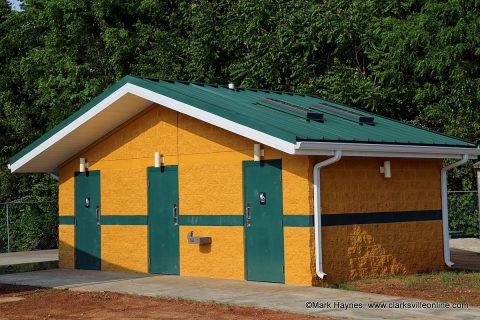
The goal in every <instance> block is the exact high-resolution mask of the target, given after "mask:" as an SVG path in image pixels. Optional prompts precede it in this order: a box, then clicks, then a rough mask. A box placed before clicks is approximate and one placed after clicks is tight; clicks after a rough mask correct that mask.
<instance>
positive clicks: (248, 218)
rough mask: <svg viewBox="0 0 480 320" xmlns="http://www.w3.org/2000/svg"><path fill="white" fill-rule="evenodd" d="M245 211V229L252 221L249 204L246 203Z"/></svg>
mask: <svg viewBox="0 0 480 320" xmlns="http://www.w3.org/2000/svg"><path fill="white" fill-rule="evenodd" d="M245 210H246V215H247V227H250V226H251V221H252V212H251V207H250V203H247V208H246V209H245Z"/></svg>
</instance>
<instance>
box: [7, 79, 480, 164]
mask: <svg viewBox="0 0 480 320" xmlns="http://www.w3.org/2000/svg"><path fill="white" fill-rule="evenodd" d="M127 83H131V84H134V85H136V86H139V87H142V88H144V89H148V90H150V91H153V92H155V93H159V94H162V95H164V96H167V97H169V98H172V99H175V100H177V101H180V102H183V103H186V104H188V105H191V106H193V107H196V108H198V109H201V110H204V111H207V112H209V113H212V114H215V115H217V116H220V117H222V118H225V119H228V120H230V121H233V122H236V123H239V124H242V125H244V126H247V127H249V128H252V129H255V130H258V131H261V132H263V133H266V134H269V135H271V136H274V137H276V138H279V139H282V140H285V141H288V142H291V143H295V142H300V141H319V142H345V143H367V144H389V145H392V144H393V145H395V144H398V145H418V146H433V147H435V146H438V147H440V146H442V147H462V148H476V145H475V144H473V143H470V142H467V141H464V140H460V139H457V138H454V137H450V136H447V135H444V134H440V133H436V132H433V131H430V130H426V129H422V128H419V127H415V126H412V125H410V124H406V123H402V122H399V121H395V120H392V119H389V118H386V117H382V116H379V115H375V114H371V113H368V112H365V111H362V110H359V109H357V108H353V107H350V106H346V105H343V104H339V103H334V102H331V101H328V100H325V99H321V98H318V97H315V96H311V95H303V94H294V93H288V92H277V91H270V90H261V89H249V88H235V89H229V88H228V86H223V85H211V84H201V83H194V82H184V81H171V80H161V79H147V78H140V77H133V76H126V77H124V78H122V79H121V80H120V81H118V82H117V83H115V84H114V85H113V86H112V87H110V88H108V89H107V90H106V91H104V92H103V93H102V94H100V95H99V96H98V97H96V98H95V99H93V100H92V101H91V102H90V103H88V104H87V105H85V106H83V107H82V108H81V109H80V110H78V111H77V112H75V113H74V114H72V115H71V116H70V117H68V118H67V119H65V120H64V121H63V122H61V123H60V124H59V125H58V126H56V127H54V128H53V129H52V130H50V131H48V132H47V133H45V134H44V135H43V136H42V137H40V138H39V139H37V140H36V141H35V142H33V143H32V144H31V145H29V146H27V147H26V148H25V149H23V150H22V151H20V152H19V153H18V154H16V155H15V156H13V157H12V158H10V163H14V162H15V161H17V160H18V159H20V158H21V157H23V156H24V155H26V154H27V153H28V152H30V151H31V150H33V149H34V148H36V147H37V146H39V145H40V144H41V143H42V142H44V141H46V140H47V139H48V138H50V137H52V136H53V135H54V134H55V133H57V132H59V131H60V130H61V129H62V128H64V127H66V126H67V125H68V124H70V123H71V122H73V121H74V120H76V119H77V118H78V117H80V116H81V115H82V114H84V113H85V112H87V111H88V110H90V109H91V108H93V107H94V106H95V105H96V104H97V103H99V102H100V101H102V100H103V99H105V98H106V97H108V96H109V95H110V94H112V93H113V92H115V91H116V90H117V89H119V88H120V87H122V86H123V85H125V84H127ZM262 98H268V99H278V100H281V101H285V102H287V103H290V104H293V105H296V106H299V107H301V108H306V109H310V110H312V112H321V113H323V114H324V117H323V118H324V121H323V122H320V121H307V120H306V119H304V118H302V117H299V116H296V115H294V114H292V113H291V112H287V111H285V110H281V109H279V108H275V106H272V105H269V104H268V103H265V102H264V101H261V100H262ZM318 103H320V104H322V103H323V104H328V105H329V106H332V107H335V108H339V109H341V110H344V111H346V112H353V113H357V114H360V115H364V116H373V117H374V118H375V119H374V122H375V125H367V124H359V123H357V122H355V121H352V120H351V119H348V118H346V117H344V116H341V115H339V114H336V113H335V112H330V111H329V110H328V109H322V108H321V107H315V106H314V104H318Z"/></svg>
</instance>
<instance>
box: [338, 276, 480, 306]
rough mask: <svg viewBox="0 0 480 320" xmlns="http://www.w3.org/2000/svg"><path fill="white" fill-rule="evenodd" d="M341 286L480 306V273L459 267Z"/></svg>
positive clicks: (358, 281) (342, 286)
mask: <svg viewBox="0 0 480 320" xmlns="http://www.w3.org/2000/svg"><path fill="white" fill-rule="evenodd" d="M339 287H340V288H342V289H348V290H357V291H363V292H369V293H378V294H385V295H390V296H400V297H409V298H420V299H426V300H432V301H442V302H453V303H468V304H469V305H470V306H480V272H465V271H457V270H449V271H440V272H432V273H425V274H416V275H405V276H389V277H383V278H377V279H374V278H372V279H365V280H357V281H352V282H347V283H343V284H340V286H339Z"/></svg>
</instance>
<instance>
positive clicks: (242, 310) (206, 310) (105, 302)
mask: <svg viewBox="0 0 480 320" xmlns="http://www.w3.org/2000/svg"><path fill="white" fill-rule="evenodd" d="M5 297H22V298H24V300H21V301H15V302H7V303H1V300H2V298H5ZM138 318H141V319H188V320H192V319H208V320H212V319H242V320H243V319H275V320H287V319H299V320H303V319H305V320H306V319H309V320H311V319H312V317H309V316H305V315H299V314H293V313H285V312H276V311H269V310H263V309H255V308H249V307H238V306H230V305H222V304H214V303H203V302H193V301H187V300H176V299H163V298H153V297H142V296H136V295H128V294H120V293H113V292H75V291H68V290H56V289H41V288H34V287H28V286H12V285H2V284H0V319H22V320H23V319H96V320H97V319H98V320H103V319H138ZM315 319H327V318H317V317H315Z"/></svg>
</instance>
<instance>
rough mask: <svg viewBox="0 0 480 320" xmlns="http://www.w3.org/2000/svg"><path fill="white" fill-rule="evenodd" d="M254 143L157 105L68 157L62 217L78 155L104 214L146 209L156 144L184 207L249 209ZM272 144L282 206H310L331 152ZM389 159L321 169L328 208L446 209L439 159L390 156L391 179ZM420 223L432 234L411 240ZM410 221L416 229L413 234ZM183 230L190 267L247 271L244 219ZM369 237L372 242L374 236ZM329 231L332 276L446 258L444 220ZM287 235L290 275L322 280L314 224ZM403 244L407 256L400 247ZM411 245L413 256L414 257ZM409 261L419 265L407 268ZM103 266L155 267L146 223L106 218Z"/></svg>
mask: <svg viewBox="0 0 480 320" xmlns="http://www.w3.org/2000/svg"><path fill="white" fill-rule="evenodd" d="M254 143H255V142H254V141H252V140H249V139H246V138H243V137H240V136H238V135H236V134H233V133H230V132H227V131H225V130H223V129H220V128H217V127H214V126H212V125H209V124H206V123H204V122H201V121H199V120H196V119H193V118H191V117H189V116H186V115H183V114H177V113H176V112H173V111H171V110H168V109H166V108H163V107H159V106H152V107H151V108H149V109H147V110H146V111H144V112H143V113H141V114H140V115H139V116H137V117H136V118H134V119H132V120H131V121H129V122H127V123H126V124H125V125H123V126H122V127H121V128H118V129H117V130H114V131H113V132H112V133H111V134H108V135H107V136H105V137H104V138H102V139H100V140H99V141H98V142H96V143H94V144H93V145H91V146H90V147H88V148H87V149H86V150H83V151H81V152H80V153H79V154H77V155H76V156H75V157H73V158H72V159H71V160H70V161H67V162H66V163H65V164H64V165H62V167H61V168H60V170H59V172H60V181H59V210H60V215H73V213H74V178H73V175H74V172H75V171H76V170H78V158H80V157H85V158H87V161H88V163H89V166H90V170H100V171H101V198H102V206H101V209H102V214H103V215H143V214H146V213H147V177H146V168H147V167H149V166H152V165H153V153H154V152H155V151H159V152H161V153H162V154H163V156H164V160H165V165H178V174H179V197H180V202H179V212H180V214H181V215H243V185H242V183H243V182H242V161H245V160H252V158H253V144H254ZM264 149H265V157H264V159H282V167H283V171H282V182H283V211H284V213H285V214H288V215H306V214H312V213H313V199H312V195H313V193H312V192H313V191H312V168H313V165H314V164H315V163H316V162H318V161H320V160H322V159H325V158H321V157H309V156H292V155H287V154H285V153H282V152H280V151H278V150H275V149H272V148H269V147H264ZM383 160H384V159H375V158H363V159H362V158H344V159H342V160H341V161H340V162H339V163H336V164H333V165H331V166H329V167H327V168H325V169H323V170H322V182H321V183H322V185H321V187H322V208H323V212H324V213H325V214H332V213H344V212H345V213H362V212H387V211H416V210H436V209H439V208H440V180H439V172H440V164H441V163H440V161H439V160H401V159H390V160H391V164H392V178H391V179H385V178H383V176H382V175H381V174H380V173H379V167H380V165H381V163H382V161H383ZM399 214H401V213H399ZM397 225H398V228H397V227H395V226H397ZM422 227H425V228H427V230H432V232H428V233H425V234H423V235H422V237H417V238H414V239H410V238H409V237H413V234H414V233H416V232H418V230H420V229H421V228H422ZM405 228H407V229H408V228H411V229H412V230H414V231H412V232H406V233H405V232H404V231H405ZM60 229H61V235H60V238H61V241H60V242H61V243H62V241H63V240H62V239H64V240H65V243H70V242H68V241H70V240H69V239H70V238H71V239H73V226H61V227H60ZM179 230H180V235H179V236H180V273H181V274H182V275H190V276H204V277H218V278H228V279H243V278H244V239H243V237H244V235H243V227H232V226H229V227H217V226H192V227H191V226H181V227H180V228H179ZM190 230H192V231H194V233H195V235H206V236H211V237H212V238H213V243H212V245H210V246H202V247H200V246H198V245H188V244H187V240H186V233H187V232H188V231H190ZM386 230H388V232H387V231H386ZM408 230H410V229H408ZM369 235H370V236H371V238H372V239H373V240H374V242H372V241H373V240H368V239H369ZM398 235H401V236H405V237H407V235H408V237H407V238H405V239H406V240H408V241H406V242H404V243H403V244H401V245H400V244H398V245H397V246H395V243H392V242H391V239H395V237H397V236H398ZM322 239H323V241H324V247H327V246H328V248H327V249H326V250H325V252H324V261H325V270H326V272H327V273H329V272H330V274H329V279H336V280H342V279H350V278H356V277H364V276H367V275H369V274H370V273H369V272H367V271H359V270H361V269H359V268H358V267H357V263H360V265H363V266H364V267H366V268H367V267H369V265H370V264H373V262H372V261H377V262H378V263H379V264H380V265H383V267H378V266H377V267H372V268H371V270H373V271H372V272H374V273H377V274H378V273H379V274H384V273H391V272H410V271H420V270H423V269H429V268H430V269H432V268H436V267H438V266H441V249H442V248H441V227H439V222H438V221H437V222H421V223H403V224H398V223H391V224H382V225H356V226H338V227H324V228H323V237H322ZM345 239H348V241H347V240H345ZM402 239H403V238H402ZM72 241H73V240H72ZM284 241H285V253H284V254H285V281H286V283H292V284H306V285H311V284H312V282H313V283H314V282H315V261H314V243H313V228H311V227H285V228H284ZM71 243H72V247H73V242H71ZM427 243H430V245H429V247H428V248H429V250H430V251H429V252H430V255H427V256H425V255H424V256H423V257H427V258H425V259H423V258H422V256H421V255H417V253H419V252H420V253H422V252H423V251H425V250H424V249H425V246H426V244H427ZM332 248H334V249H335V250H333V249H332ZM358 248H361V250H364V251H365V252H364V253H363V255H362V256H361V257H364V258H363V260H361V259H362V258H361V257H359V256H358V252H357V251H356V250H360V249H358ZM68 250H69V249H68V246H67V245H62V244H61V247H60V251H61V253H60V256H61V258H60V260H61V262H60V264H61V265H65V266H69V265H70V266H73V251H72V250H70V251H68ZM398 252H406V254H404V255H398V254H397V253H398ZM340 253H341V257H340V258H339V257H338V256H339V254H340ZM407 253H408V255H409V258H408V259H410V260H406V259H407V258H406V257H407ZM132 254H133V255H134V257H132ZM359 259H360V260H359ZM422 259H423V260H422ZM62 260H63V262H62ZM337 261H341V262H342V264H340V263H337ZM408 261H412V263H411V265H409V266H408V268H407V266H406V263H407V262H408ZM69 263H70V264H69ZM387 264H388V267H387ZM102 269H103V270H130V271H137V272H147V271H148V232H147V227H146V226H102ZM337 270H338V271H337ZM335 274H337V275H335Z"/></svg>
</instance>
